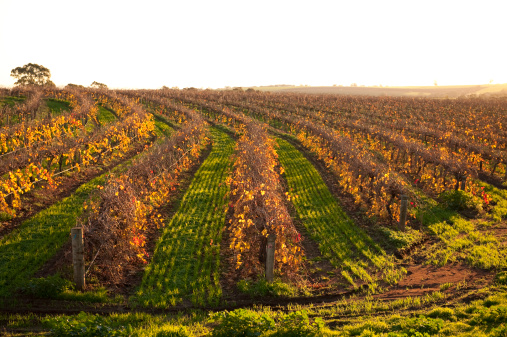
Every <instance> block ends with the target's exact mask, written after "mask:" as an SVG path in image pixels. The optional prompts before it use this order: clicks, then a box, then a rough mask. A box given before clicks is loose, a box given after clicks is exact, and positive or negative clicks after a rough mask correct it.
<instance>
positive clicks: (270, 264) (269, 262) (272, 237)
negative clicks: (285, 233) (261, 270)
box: [266, 234, 276, 282]
mask: <svg viewBox="0 0 507 337" xmlns="http://www.w3.org/2000/svg"><path fill="white" fill-rule="evenodd" d="M275 243H276V234H269V235H268V243H267V245H266V281H268V282H273V274H274V269H275Z"/></svg>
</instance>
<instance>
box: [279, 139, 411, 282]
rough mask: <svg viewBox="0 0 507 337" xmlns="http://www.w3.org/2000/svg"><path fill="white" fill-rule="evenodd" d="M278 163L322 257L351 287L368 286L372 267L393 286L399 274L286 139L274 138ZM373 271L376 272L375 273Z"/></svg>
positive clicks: (402, 271) (402, 270) (297, 208)
mask: <svg viewBox="0 0 507 337" xmlns="http://www.w3.org/2000/svg"><path fill="white" fill-rule="evenodd" d="M276 141H277V143H278V149H277V152H278V155H279V160H280V164H281V165H282V167H283V168H284V170H285V178H286V179H287V183H288V187H289V189H290V197H291V200H292V202H293V204H294V207H295V209H296V212H297V216H298V217H299V219H300V220H301V221H302V223H303V225H304V226H305V227H306V230H307V231H308V233H309V234H310V236H311V239H312V240H314V241H315V242H318V243H319V248H320V250H321V252H322V254H323V255H324V256H325V257H326V258H328V259H329V261H330V262H331V264H332V265H333V266H335V267H340V268H341V269H342V272H341V273H342V275H343V276H344V277H345V278H346V279H347V280H348V281H349V282H350V283H351V284H352V285H355V279H360V280H362V281H363V282H367V283H371V282H374V281H375V276H374V273H371V272H370V271H369V269H371V268H372V267H376V268H377V269H382V270H383V272H384V275H383V278H384V279H385V280H386V281H388V282H390V283H395V282H396V281H397V280H399V279H400V278H401V277H402V276H403V274H404V269H403V268H396V267H395V266H394V262H393V260H392V259H391V258H390V257H389V256H387V255H386V253H385V252H384V251H383V250H382V248H381V247H380V246H379V245H377V244H376V243H375V242H374V241H373V240H372V239H371V238H370V237H369V236H368V235H367V234H366V233H365V232H364V231H363V230H362V229H361V228H359V227H358V226H357V225H355V224H354V222H353V221H352V219H350V218H349V217H348V216H347V214H346V213H345V212H344V211H343V209H342V207H341V206H340V204H339V202H338V200H336V198H335V197H334V196H333V195H332V194H331V192H330V191H329V189H328V188H327V186H326V184H325V182H324V181H323V180H322V177H321V176H320V175H319V173H318V172H317V170H316V169H315V167H313V165H312V164H311V163H310V162H309V161H308V160H307V159H306V158H305V157H304V156H303V154H302V153H301V152H299V151H298V150H297V149H296V148H295V147H294V146H292V145H291V144H290V143H289V142H287V141H286V140H283V139H281V138H277V139H276ZM375 272H376V271H375Z"/></svg>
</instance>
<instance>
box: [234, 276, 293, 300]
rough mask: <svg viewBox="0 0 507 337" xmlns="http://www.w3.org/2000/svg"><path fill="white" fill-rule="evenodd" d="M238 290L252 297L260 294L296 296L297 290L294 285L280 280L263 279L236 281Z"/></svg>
mask: <svg viewBox="0 0 507 337" xmlns="http://www.w3.org/2000/svg"><path fill="white" fill-rule="evenodd" d="M237 287H238V289H239V291H241V292H242V293H245V294H248V295H250V296H253V297H260V296H285V297H291V296H296V295H297V293H298V290H297V288H296V287H294V286H292V285H290V284H287V283H283V282H282V281H280V280H275V281H274V282H271V283H270V282H268V281H266V280H264V279H262V280H258V281H249V280H241V281H239V282H238V283H237Z"/></svg>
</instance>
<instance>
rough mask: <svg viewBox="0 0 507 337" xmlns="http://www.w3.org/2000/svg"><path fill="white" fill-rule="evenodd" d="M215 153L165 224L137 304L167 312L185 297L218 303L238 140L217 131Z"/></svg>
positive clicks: (210, 156)
mask: <svg viewBox="0 0 507 337" xmlns="http://www.w3.org/2000/svg"><path fill="white" fill-rule="evenodd" d="M212 136H213V148H212V152H211V153H210V155H209V156H208V158H206V160H205V161H204V163H203V164H202V165H201V167H200V168H199V170H198V171H197V173H196V174H195V176H194V178H193V180H192V183H191V185H190V187H189V188H188V190H187V191H186V193H185V195H184V196H183V199H182V201H181V204H180V207H179V209H178V211H177V212H176V213H175V214H174V216H173V217H172V219H171V220H170V222H169V223H168V224H167V225H166V226H165V228H164V231H163V234H162V236H161V238H160V240H159V241H158V243H157V246H156V248H155V252H154V255H153V258H152V261H151V262H150V264H149V265H148V266H147V268H146V271H145V275H144V277H143V280H142V283H141V286H140V288H139V290H138V291H137V294H136V296H135V297H134V301H135V302H136V303H139V304H141V305H143V306H155V307H158V308H165V307H170V306H173V305H176V304H177V303H181V302H182V301H183V300H184V299H187V300H190V301H191V302H192V303H194V304H197V305H204V304H218V303H219V300H220V298H221V295H222V290H221V287H220V282H219V279H220V243H221V237H222V230H223V227H224V225H225V215H226V211H227V202H228V198H226V195H227V192H228V188H229V187H228V185H227V184H226V182H225V180H226V178H227V177H228V175H229V169H230V158H229V157H230V156H231V155H232V153H233V151H234V141H233V140H232V139H231V138H230V137H229V136H228V135H227V134H226V133H225V132H223V131H221V130H220V129H218V128H213V129H212Z"/></svg>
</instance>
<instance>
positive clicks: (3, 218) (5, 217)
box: [0, 212, 14, 221]
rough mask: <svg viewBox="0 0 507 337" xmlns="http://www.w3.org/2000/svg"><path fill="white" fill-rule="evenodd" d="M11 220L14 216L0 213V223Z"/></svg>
mask: <svg viewBox="0 0 507 337" xmlns="http://www.w3.org/2000/svg"><path fill="white" fill-rule="evenodd" d="M13 218H14V216H13V215H11V214H9V213H5V212H0V221H9V220H11V219H13Z"/></svg>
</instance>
